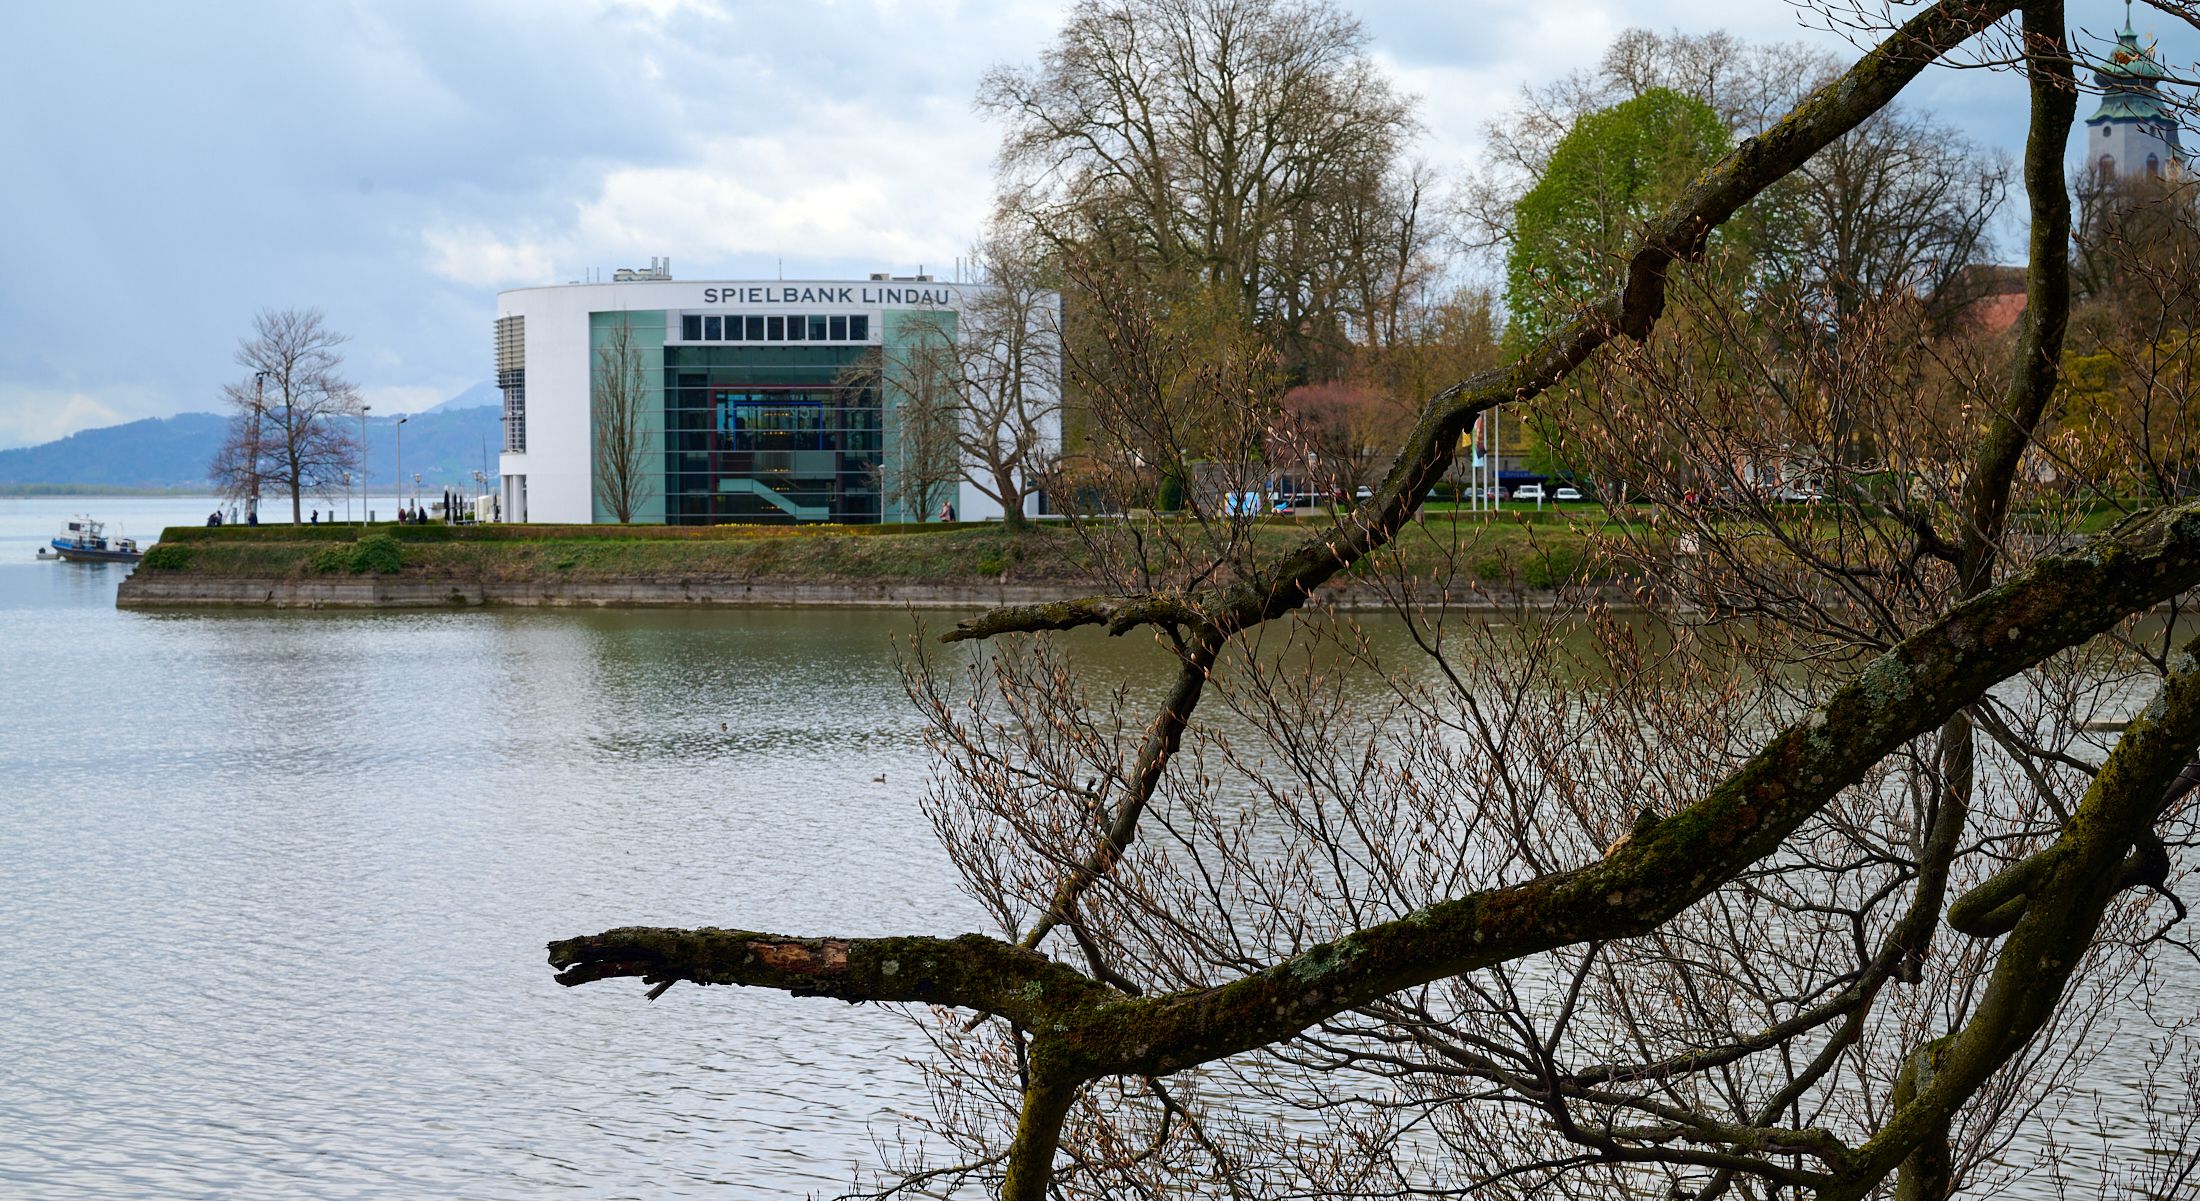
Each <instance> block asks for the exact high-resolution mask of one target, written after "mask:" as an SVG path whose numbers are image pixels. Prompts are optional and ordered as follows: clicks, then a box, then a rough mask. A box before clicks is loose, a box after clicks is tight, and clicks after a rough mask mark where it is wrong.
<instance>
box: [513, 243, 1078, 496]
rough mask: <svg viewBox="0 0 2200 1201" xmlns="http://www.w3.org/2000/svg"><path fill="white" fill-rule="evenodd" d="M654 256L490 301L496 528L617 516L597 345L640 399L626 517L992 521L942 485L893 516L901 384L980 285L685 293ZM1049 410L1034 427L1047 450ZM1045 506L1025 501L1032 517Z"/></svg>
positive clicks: (606, 365) (966, 488)
mask: <svg viewBox="0 0 2200 1201" xmlns="http://www.w3.org/2000/svg"><path fill="white" fill-rule="evenodd" d="M667 263H669V260H667V261H666V263H659V262H655V261H653V262H652V263H651V265H650V267H649V268H648V269H646V270H630V271H621V272H619V273H618V274H616V275H615V276H614V277H613V282H610V283H580V284H564V285H557V286H551V287H539V288H518V289H514V290H512V291H508V292H503V293H500V294H498V296H497V319H496V367H497V386H498V387H499V388H500V389H502V391H503V394H504V453H503V454H502V455H501V456H500V457H499V459H498V466H499V468H500V470H501V472H502V474H503V488H504V495H503V503H504V512H505V513H506V514H507V516H508V517H509V518H510V519H512V520H517V521H538V522H596V521H609V520H613V519H614V517H613V515H612V513H611V512H610V509H609V506H608V505H607V502H606V501H605V499H604V497H603V496H602V495H601V494H600V493H601V491H602V490H601V489H599V488H598V487H597V480H596V476H597V472H598V470H599V458H598V456H597V455H596V453H595V447H596V443H597V441H598V440H599V438H601V437H602V436H603V425H602V421H603V411H604V410H605V409H606V406H607V402H606V396H607V392H606V385H607V383H608V384H612V385H613V386H614V387H615V386H617V385H618V383H619V381H613V380H609V379H608V378H607V376H608V375H609V374H612V370H611V365H612V364H613V362H614V361H615V360H614V359H613V358H612V356H611V355H610V354H609V353H607V352H608V351H609V350H610V347H611V345H612V343H613V340H614V339H620V338H623V339H624V340H625V344H626V345H627V346H628V347H629V348H630V349H629V355H630V359H631V360H632V362H633V367H630V368H629V373H630V374H631V375H632V376H633V377H635V378H636V379H637V382H638V384H639V390H640V392H641V394H642V396H643V403H642V405H641V406H640V411H641V421H640V424H641V426H642V430H641V435H642V436H641V437H640V439H639V444H640V445H641V446H642V447H644V448H645V452H644V453H645V458H646V464H645V466H644V468H643V471H642V475H643V478H644V486H643V487H642V488H641V489H640V494H639V503H638V504H637V505H636V506H635V511H634V520H636V521H649V522H658V521H662V522H667V523H670V524H675V525H680V524H711V523H717V522H779V523H787V522H812V521H831V522H845V523H867V522H880V521H922V520H926V519H927V518H931V517H934V516H937V515H938V512H937V510H938V506H940V505H941V504H942V503H943V502H951V503H952V504H953V505H954V508H955V515H956V516H957V517H959V518H961V519H964V520H981V519H984V518H988V517H998V516H1000V513H999V508H998V506H997V505H995V504H994V503H993V502H991V501H990V500H988V499H987V498H986V497H985V496H984V495H983V494H981V493H980V492H978V491H977V490H976V489H975V488H974V487H972V486H971V485H970V484H968V483H959V486H958V482H957V481H954V480H948V481H945V483H944V484H943V486H942V489H941V490H940V492H939V493H938V495H937V497H936V498H935V499H933V500H932V501H930V502H929V503H928V504H927V505H926V506H925V507H926V508H928V509H931V510H932V511H930V512H904V511H903V509H904V507H911V505H912V502H910V501H908V500H907V499H906V498H907V496H908V490H907V489H905V488H897V487H895V486H894V483H893V481H894V480H895V479H896V478H897V477H898V476H899V475H900V473H902V472H904V471H907V470H914V468H913V467H911V466H910V463H911V461H912V459H911V456H912V455H913V454H915V453H917V452H914V451H912V450H911V441H912V438H911V435H910V434H909V431H908V430H906V429H905V428H904V425H903V421H902V417H903V413H904V409H905V407H906V406H907V404H908V403H909V402H908V401H907V400H905V399H904V398H906V397H912V396H916V395H918V394H919V393H921V392H923V391H924V389H923V388H921V387H919V386H918V384H919V383H920V382H921V381H919V380H916V379H913V378H912V376H915V375H921V374H923V373H925V372H927V371H938V370H939V369H940V368H939V352H938V344H939V343H940V342H941V340H942V339H943V338H944V339H952V338H953V337H954V336H955V331H956V326H957V318H958V316H959V314H960V312H961V310H962V309H963V308H964V307H965V306H964V302H965V299H966V298H969V297H973V296H975V295H976V294H977V293H979V292H981V291H983V290H984V285H979V284H959V283H944V282H940V281H936V280H934V279H932V278H931V277H930V276H922V275H920V276H914V277H904V278H889V277H886V276H874V277H872V278H870V279H867V280H700V281H693V282H690V281H676V280H674V279H673V278H672V274H671V271H670V270H669V267H668V266H667ZM622 331H623V332H622ZM637 369H638V370H637ZM1050 412H1054V413H1056V415H1053V416H1050V417H1049V419H1048V420H1049V422H1050V424H1051V425H1052V427H1053V428H1051V429H1048V430H1045V431H1042V434H1043V437H1044V439H1045V440H1046V441H1047V442H1050V443H1051V444H1053V445H1055V446H1059V445H1060V441H1061V430H1060V418H1059V416H1058V410H1050ZM933 453H935V454H936V453H937V452H936V451H935V452H933ZM951 473H952V472H951V471H950V472H949V474H951ZM927 494H928V495H929V493H927ZM1042 503H1043V498H1041V497H1037V496H1035V497H1034V498H1033V499H1032V502H1031V504H1030V506H1028V508H1029V510H1030V512H1032V513H1033V514H1034V515H1036V514H1037V512H1038V511H1039V507H1040V505H1041V504H1042Z"/></svg>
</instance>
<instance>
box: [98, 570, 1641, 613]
mask: <svg viewBox="0 0 2200 1201" xmlns="http://www.w3.org/2000/svg"><path fill="white" fill-rule="evenodd" d="M1089 591H1092V586H1090V585H1086V586H1082V587H1080V586H1079V585H1077V584H1074V583H1059V582H1058V583H1052V584H949V583H922V582H908V581H900V582H888V581H880V582H875V583H871V582H864V583H826V582H819V581H814V580H763V579H753V580H750V579H743V580H736V579H714V578H707V577H705V578H695V579H679V580H534V581H526V582H507V583H487V582H483V581H479V580H420V579H404V578H400V577H388V576H371V575H367V576H337V577H326V578H320V579H250V578H223V577H209V576H196V575H192V574H190V573H189V572H167V571H161V572H143V571H140V572H136V573H133V574H132V575H131V576H130V577H129V578H128V579H126V580H124V581H123V582H122V587H121V589H120V591H119V592H117V594H116V596H115V604H116V605H117V606H118V607H120V608H124V609H162V608H194V607H196V608H245V609H454V608H471V607H475V606H481V605H511V606H531V607H537V608H634V609H646V608H653V607H654V608H667V607H677V606H686V607H702V608H707V607H710V606H715V605H727V606H743V605H751V606H774V605H777V606H790V607H791V606H805V607H824V608H851V609H909V608H916V609H972V610H974V609H986V608H991V607H993V606H995V605H1028V604H1036V603H1039V602H1042V601H1056V600H1061V599H1062V598H1063V597H1065V596H1076V595H1079V594H1081V593H1085V592H1089ZM1500 597H1502V599H1499V598H1500ZM1322 599H1323V600H1324V601H1325V602H1326V603H1327V604H1329V605H1331V606H1333V607H1335V608H1339V609H1384V608H1389V607H1390V606H1391V604H1392V603H1393V601H1392V600H1391V598H1390V597H1388V596H1387V595H1386V594H1384V593H1383V592H1381V591H1379V590H1376V589H1360V588H1333V589H1325V590H1324V591H1323V596H1322ZM1428 599H1431V600H1433V599H1434V598H1433V597H1430V598H1428ZM1604 599H1605V601H1606V602H1607V603H1616V604H1618V605H1620V606H1622V607H1628V605H1627V601H1626V599H1624V598H1622V597H1620V596H1618V595H1616V594H1613V595H1607V596H1606V597H1605V598H1604ZM1522 604H1525V605H1527V606H1529V607H1534V608H1552V607H1556V606H1557V604H1558V597H1557V595H1556V594H1554V593H1551V592H1548V591H1544V590H1540V589H1523V590H1520V591H1518V592H1510V593H1490V594H1486V595H1485V594H1477V595H1472V596H1466V597H1455V598H1453V600H1452V602H1451V605H1452V607H1453V608H1455V609H1461V610H1478V609H1501V608H1512V607H1514V606H1516V605H1522Z"/></svg>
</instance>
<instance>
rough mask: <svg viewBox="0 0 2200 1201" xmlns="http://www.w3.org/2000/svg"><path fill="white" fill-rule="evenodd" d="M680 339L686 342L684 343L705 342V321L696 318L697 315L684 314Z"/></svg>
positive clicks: (681, 317)
mask: <svg viewBox="0 0 2200 1201" xmlns="http://www.w3.org/2000/svg"><path fill="white" fill-rule="evenodd" d="M680 339H681V340H682V341H684V342H700V341H702V340H703V319H702V318H701V317H698V316H696V315H695V314H693V313H683V314H681V316H680Z"/></svg>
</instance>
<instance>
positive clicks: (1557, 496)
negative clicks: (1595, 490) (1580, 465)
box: [1551, 484, 1581, 500]
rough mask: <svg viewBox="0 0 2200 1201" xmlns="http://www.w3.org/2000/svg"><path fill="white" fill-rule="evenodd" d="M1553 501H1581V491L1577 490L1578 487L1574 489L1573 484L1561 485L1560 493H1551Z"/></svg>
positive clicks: (1559, 487)
mask: <svg viewBox="0 0 2200 1201" xmlns="http://www.w3.org/2000/svg"><path fill="white" fill-rule="evenodd" d="M1551 499H1552V500H1580V499H1581V489H1579V488H1576V487H1574V486H1573V485H1572V484H1560V485H1559V486H1558V491H1556V492H1553V493H1551Z"/></svg>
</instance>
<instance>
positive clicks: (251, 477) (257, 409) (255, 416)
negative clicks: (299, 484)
mask: <svg viewBox="0 0 2200 1201" xmlns="http://www.w3.org/2000/svg"><path fill="white" fill-rule="evenodd" d="M269 374H271V373H270V372H266V371H255V372H253V373H252V463H251V466H250V467H248V468H246V473H247V474H246V480H247V482H248V483H250V485H251V486H252V500H251V502H250V503H251V508H249V509H248V510H246V512H247V514H248V515H249V517H250V518H251V520H250V521H249V522H248V523H247V524H250V525H258V524H259V523H260V418H261V416H262V415H263V414H264V413H265V412H266V411H267V399H266V397H267V377H268V375H269Z"/></svg>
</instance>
